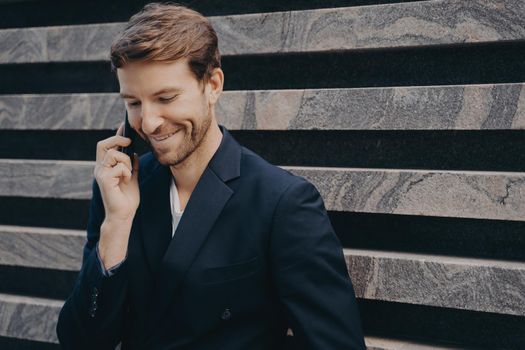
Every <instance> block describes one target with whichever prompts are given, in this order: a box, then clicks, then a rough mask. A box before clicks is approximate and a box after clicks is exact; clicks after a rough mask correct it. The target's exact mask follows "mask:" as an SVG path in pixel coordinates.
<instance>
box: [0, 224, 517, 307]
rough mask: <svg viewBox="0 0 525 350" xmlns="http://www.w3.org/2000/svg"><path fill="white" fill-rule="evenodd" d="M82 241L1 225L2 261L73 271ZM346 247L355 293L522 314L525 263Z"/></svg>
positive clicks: (74, 234) (63, 233) (75, 235)
mask: <svg viewBox="0 0 525 350" xmlns="http://www.w3.org/2000/svg"><path fill="white" fill-rule="evenodd" d="M84 243H85V233H83V232H81V231H74V230H59V229H43V228H27V227H14V226H0V257H1V258H0V264H2V265H18V266H29V267H35V268H46V269H58V270H72V271H77V270H78V269H79V267H80V264H81V257H82V247H83V244H84ZM38 244H39V245H40V246H41V247H42V248H41V249H40V251H37V247H36V246H35V245H38ZM344 253H345V258H346V261H347V265H348V269H349V271H350V276H351V277H352V281H353V283H354V288H355V291H356V295H357V297H359V298H362V299H370V300H382V301H390V302H398V303H408V304H416V305H426V306H435V307H447V308H452V309H463V310H472V311H482V312H492V313H499V314H507V315H520V316H525V294H523V290H525V263H519V262H508V261H500V260H488V259H472V258H457V257H447V256H433V255H423V254H413V253H394V252H381V251H374V250H362V249H345V250H344Z"/></svg>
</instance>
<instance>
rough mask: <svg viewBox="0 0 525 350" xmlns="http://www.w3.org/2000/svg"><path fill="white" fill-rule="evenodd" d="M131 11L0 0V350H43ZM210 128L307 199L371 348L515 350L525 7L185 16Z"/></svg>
mask: <svg viewBox="0 0 525 350" xmlns="http://www.w3.org/2000/svg"><path fill="white" fill-rule="evenodd" d="M143 3H144V1H138V0H133V1H127V2H125V3H124V2H118V1H116V0H107V1H101V0H95V1H90V2H85V3H83V4H80V3H76V4H75V2H71V1H65V0H59V1H55V2H50V1H36V0H28V1H20V2H17V1H13V2H11V1H9V2H1V3H0V14H1V15H0V209H1V210H0V348H2V349H58V348H59V346H58V344H57V338H56V334H55V325H56V319H57V315H58V311H59V309H60V307H61V305H62V303H63V300H64V298H65V297H66V296H67V295H68V294H69V291H70V289H71V287H72V284H73V281H74V279H75V277H76V274H77V272H78V269H79V267H80V258H81V251H82V246H83V244H84V241H85V231H84V229H85V227H86V222H87V214H88V203H89V199H90V197H91V192H90V191H91V181H92V171H93V165H94V163H93V161H94V153H95V152H94V150H95V145H96V142H97V141H99V140H100V139H103V138H106V137H108V136H110V135H112V134H113V133H114V132H115V128H116V126H117V125H118V123H119V122H120V121H121V119H122V116H123V115H124V106H123V104H122V102H121V101H119V99H118V97H117V92H118V83H117V81H116V79H115V77H114V76H112V74H111V73H110V69H109V61H108V59H107V56H108V46H109V44H110V42H111V40H112V38H113V37H114V36H115V34H116V33H117V32H118V31H119V30H120V29H121V28H122V27H123V23H122V22H123V21H125V20H126V19H127V18H129V16H130V15H131V14H133V13H134V12H136V10H138V9H139V8H140V7H141V6H142V5H143ZM194 5H195V6H194V7H195V8H196V9H197V10H200V11H201V12H203V13H204V14H205V15H207V16H209V18H210V19H211V21H212V22H213V25H214V26H215V28H216V30H217V32H218V35H219V41H220V50H221V53H222V54H223V69H224V72H225V76H226V80H225V90H226V91H225V93H224V94H223V96H222V98H221V101H220V104H219V106H218V109H217V114H218V117H219V119H220V122H221V123H222V124H224V125H225V126H226V127H227V128H229V129H230V130H232V133H233V135H234V137H235V138H237V140H239V141H240V142H241V143H242V144H244V145H245V146H247V147H248V148H251V149H253V150H254V151H256V152H257V153H259V154H261V155H262V156H263V157H265V158H266V159H268V160H269V161H271V162H273V163H274V164H277V165H280V166H282V167H284V168H286V169H288V170H290V171H292V172H293V173H295V174H298V175H300V176H304V177H305V178H307V179H309V180H310V181H311V182H312V183H314V184H315V185H316V187H317V188H318V189H319V191H320V192H321V194H322V196H323V198H324V201H325V204H326V206H327V209H328V210H329V215H330V218H331V220H332V223H333V226H334V228H335V230H336V233H337V235H338V236H339V238H340V240H341V242H342V243H343V245H344V248H345V256H346V261H347V264H348V268H349V272H350V275H351V277H352V279H353V282H354V285H355V289H356V294H357V297H358V302H359V307H360V310H361V315H362V319H363V326H364V331H365V334H366V342H367V345H368V347H369V349H377V350H379V349H381V350H383V349H384V350H387V349H389V350H394V349H443V350H451V349H458V348H462V349H474V348H476V349H480V348H481V349H496V348H505V349H521V348H523V346H524V344H525V306H524V305H525V89H524V86H525V85H524V83H525V55H524V54H523V53H524V52H525V2H523V1H521V0H494V1H486V0H469V1H461V0H427V1H402V0H397V1H395V0H353V1H352V0H331V1H324V2H320V1H305V0H302V1H297V2H289V3H286V2H284V3H283V2H282V1H275V0H267V1H262V0H256V1H250V2H246V1H241V0H233V1H219V0H206V1H199V2H195V4H194Z"/></svg>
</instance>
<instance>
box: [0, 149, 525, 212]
mask: <svg viewBox="0 0 525 350" xmlns="http://www.w3.org/2000/svg"><path fill="white" fill-rule="evenodd" d="M93 167H94V163H93V162H87V161H53V160H50V161H48V160H23V159H22V160H15V159H13V160H11V159H3V160H0V196H21V197H38V198H71V199H89V198H91V183H92V179H93ZM283 168H284V169H286V170H288V171H290V172H292V173H294V174H295V175H298V176H302V177H304V178H306V179H307V180H309V181H310V182H312V183H313V184H314V185H315V186H316V187H317V189H318V190H319V192H320V193H321V195H322V197H323V199H324V201H325V205H326V207H327V209H328V210H333V211H351V212H365V213H382V214H406V215H426V216H446V217H462V218H478V219H496V220H516V221H525V173H518V172H508V173H504V172H481V171H434V170H402V169H359V168H315V167H289V166H287V167H283Z"/></svg>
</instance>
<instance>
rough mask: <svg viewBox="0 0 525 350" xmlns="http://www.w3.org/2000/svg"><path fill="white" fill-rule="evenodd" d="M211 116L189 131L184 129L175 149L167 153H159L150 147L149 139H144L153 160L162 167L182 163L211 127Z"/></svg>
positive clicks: (195, 148) (200, 142)
mask: <svg viewBox="0 0 525 350" xmlns="http://www.w3.org/2000/svg"><path fill="white" fill-rule="evenodd" d="M211 119H212V118H211V114H210V113H209V112H208V115H207V117H206V118H204V120H203V121H202V122H201V123H199V124H192V126H193V128H192V130H191V131H189V130H188V128H187V127H184V128H183V129H182V130H180V131H179V132H183V133H184V135H183V140H182V143H181V145H180V146H179V147H178V148H177V149H170V150H168V151H163V152H159V150H158V149H156V148H155V147H153V146H152V144H151V142H150V140H149V138H146V143H147V144H148V145H149V146H150V148H151V150H152V151H153V154H154V155H155V158H157V160H158V161H159V163H160V164H162V165H167V166H175V165H178V164H180V163H182V162H184V161H185V160H186V159H187V158H188V157H189V156H190V155H192V154H193V153H194V152H195V151H196V150H197V149H198V148H199V146H200V145H201V144H202V141H203V140H204V137H205V136H206V134H207V133H208V130H209V128H210V125H211Z"/></svg>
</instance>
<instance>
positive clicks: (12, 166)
mask: <svg viewBox="0 0 525 350" xmlns="http://www.w3.org/2000/svg"><path fill="white" fill-rule="evenodd" d="M93 169H94V162H88V161H60V160H59V161H49V160H24V159H2V160H0V196H21V197H33V198H35V197H36V198H67V199H89V198H91V185H92V183H93Z"/></svg>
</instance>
